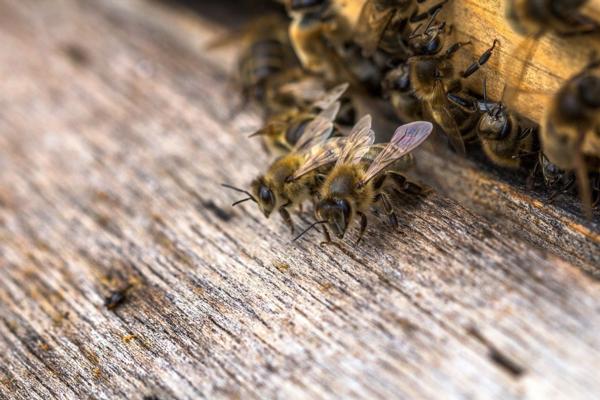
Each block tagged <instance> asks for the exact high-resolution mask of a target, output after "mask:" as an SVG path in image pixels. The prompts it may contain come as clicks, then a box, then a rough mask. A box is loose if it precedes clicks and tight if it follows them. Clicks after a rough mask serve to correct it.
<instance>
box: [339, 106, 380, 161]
mask: <svg viewBox="0 0 600 400" xmlns="http://www.w3.org/2000/svg"><path fill="white" fill-rule="evenodd" d="M371 122H372V119H371V116H370V115H369V114H367V115H365V116H364V117H362V118H361V119H360V120H359V121H358V122H357V123H356V125H354V127H353V128H352V131H350V134H349V135H348V137H347V138H345V139H346V140H345V142H344V148H343V149H342V153H341V154H340V157H339V158H338V161H337V163H338V164H354V163H357V162H360V160H361V158H362V157H363V156H364V155H365V154H366V153H367V152H368V151H369V147H370V146H371V145H372V144H373V142H374V141H375V132H373V130H372V129H371Z"/></svg>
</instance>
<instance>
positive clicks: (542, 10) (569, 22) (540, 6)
mask: <svg viewBox="0 0 600 400" xmlns="http://www.w3.org/2000/svg"><path fill="white" fill-rule="evenodd" d="M587 2H588V1H587V0H569V1H566V0H509V1H508V2H507V8H506V17H507V19H508V21H509V22H510V23H511V25H512V27H513V29H515V30H516V31H517V32H519V33H520V34H522V35H524V36H526V38H525V39H524V40H523V41H522V42H521V43H520V44H519V46H518V47H517V49H516V50H515V51H514V52H513V55H512V57H513V59H515V60H520V62H516V63H513V65H511V66H510V68H511V69H512V70H513V73H507V74H505V76H507V77H508V79H510V80H511V83H510V84H509V85H508V87H507V89H508V90H507V91H506V93H505V95H504V96H503V97H504V98H505V102H506V103H507V104H511V105H512V104H515V103H516V101H517V98H518V96H519V94H520V93H521V92H522V90H519V89H518V88H519V87H520V85H521V82H523V80H524V79H523V78H524V77H525V73H526V71H527V61H529V60H531V59H533V57H534V55H535V52H536V49H537V46H538V44H539V43H540V39H541V38H542V36H544V35H545V34H546V33H548V32H554V33H555V34H558V35H562V36H573V35H581V34H588V33H595V32H600V25H599V24H598V22H596V21H593V20H591V19H589V18H587V17H586V16H584V15H583V14H582V13H581V11H582V9H583V8H584V6H585V4H586V3H587Z"/></svg>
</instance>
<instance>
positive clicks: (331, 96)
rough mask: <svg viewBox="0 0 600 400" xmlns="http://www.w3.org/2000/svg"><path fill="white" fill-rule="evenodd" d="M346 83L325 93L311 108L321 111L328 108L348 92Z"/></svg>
mask: <svg viewBox="0 0 600 400" xmlns="http://www.w3.org/2000/svg"><path fill="white" fill-rule="evenodd" d="M348 86H349V84H348V83H342V84H340V85H337V86H336V87H334V88H333V89H331V90H329V91H328V92H327V93H325V94H324V95H323V96H322V97H321V98H320V99H319V100H317V101H315V102H314V103H313V106H314V107H316V108H319V109H321V110H325V109H326V108H329V107H330V106H331V105H332V104H334V103H335V102H336V101H338V100H339V98H340V97H342V95H343V94H344V92H345V91H346V90H348Z"/></svg>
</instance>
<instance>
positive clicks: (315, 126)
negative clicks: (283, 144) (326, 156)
mask: <svg viewBox="0 0 600 400" xmlns="http://www.w3.org/2000/svg"><path fill="white" fill-rule="evenodd" d="M339 110H340V103H339V102H337V101H336V102H335V103H333V104H332V105H330V106H329V107H328V108H326V109H325V110H323V111H321V112H320V113H319V114H318V115H317V116H316V117H315V118H314V119H313V120H312V121H310V122H309V123H308V125H307V126H306V128H305V129H304V133H302V136H300V138H299V139H298V141H297V142H296V145H295V146H294V149H293V150H294V151H301V150H305V149H307V148H309V147H311V146H314V145H316V144H318V143H321V142H324V141H325V140H326V139H327V138H328V137H329V136H330V135H331V132H332V131H333V120H334V119H335V116H336V115H337V113H338V111H339Z"/></svg>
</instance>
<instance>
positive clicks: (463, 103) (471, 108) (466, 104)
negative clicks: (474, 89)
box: [446, 91, 477, 113]
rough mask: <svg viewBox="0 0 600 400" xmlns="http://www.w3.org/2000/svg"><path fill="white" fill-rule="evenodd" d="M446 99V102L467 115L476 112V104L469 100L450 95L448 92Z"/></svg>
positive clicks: (454, 94) (453, 94)
mask: <svg viewBox="0 0 600 400" xmlns="http://www.w3.org/2000/svg"><path fill="white" fill-rule="evenodd" d="M446 97H447V98H448V101H450V102H451V103H453V104H455V105H457V106H458V107H460V108H461V109H462V110H464V111H466V112H468V113H473V112H476V111H477V104H476V103H475V101H473V100H471V99H465V98H464V97H461V96H459V95H458V94H456V93H452V92H450V91H449V92H448V94H447V95H446Z"/></svg>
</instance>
